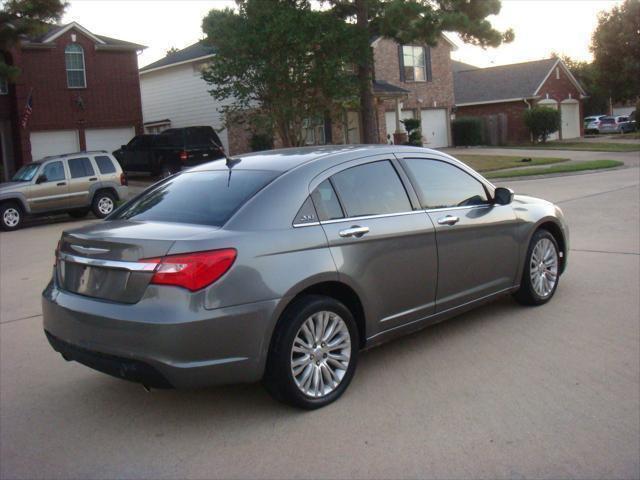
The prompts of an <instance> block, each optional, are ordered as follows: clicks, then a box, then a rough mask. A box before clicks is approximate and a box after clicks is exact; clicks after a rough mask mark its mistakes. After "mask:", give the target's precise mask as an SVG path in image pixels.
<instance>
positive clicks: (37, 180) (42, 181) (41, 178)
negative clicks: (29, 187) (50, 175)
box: [36, 173, 47, 184]
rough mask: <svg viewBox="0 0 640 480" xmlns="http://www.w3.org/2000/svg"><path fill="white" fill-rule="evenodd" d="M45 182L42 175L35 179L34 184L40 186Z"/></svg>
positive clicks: (44, 176)
mask: <svg viewBox="0 0 640 480" xmlns="http://www.w3.org/2000/svg"><path fill="white" fill-rule="evenodd" d="M46 181H47V176H46V175H45V174H44V173H43V174H41V175H40V176H39V177H38V178H37V179H36V184H41V183H44V182H46Z"/></svg>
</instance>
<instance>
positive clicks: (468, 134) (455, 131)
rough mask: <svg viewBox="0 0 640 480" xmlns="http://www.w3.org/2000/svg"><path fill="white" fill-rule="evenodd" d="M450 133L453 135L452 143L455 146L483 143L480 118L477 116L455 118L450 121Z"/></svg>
mask: <svg viewBox="0 0 640 480" xmlns="http://www.w3.org/2000/svg"><path fill="white" fill-rule="evenodd" d="M451 134H452V135H453V144H454V145H455V146H456V147H465V146H470V145H481V144H482V143H483V138H482V119H480V118H477V117H461V118H456V119H455V120H454V121H453V122H451Z"/></svg>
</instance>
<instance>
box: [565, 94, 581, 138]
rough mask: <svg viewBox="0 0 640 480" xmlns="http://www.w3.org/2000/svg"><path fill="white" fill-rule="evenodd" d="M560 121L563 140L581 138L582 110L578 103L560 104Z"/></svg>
mask: <svg viewBox="0 0 640 480" xmlns="http://www.w3.org/2000/svg"><path fill="white" fill-rule="evenodd" d="M560 121H561V122H562V124H561V131H562V139H563V140H567V139H568V138H578V137H579V136H580V109H579V108H578V102H576V103H573V102H569V103H561V104H560Z"/></svg>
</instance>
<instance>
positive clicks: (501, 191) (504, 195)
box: [493, 187, 513, 205]
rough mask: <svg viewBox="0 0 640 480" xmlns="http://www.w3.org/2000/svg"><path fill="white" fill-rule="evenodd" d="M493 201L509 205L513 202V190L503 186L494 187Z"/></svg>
mask: <svg viewBox="0 0 640 480" xmlns="http://www.w3.org/2000/svg"><path fill="white" fill-rule="evenodd" d="M493 202H494V203H496V204H498V205H509V204H510V203H511V202H513V190H511V189H510V188H504V187H498V188H496V189H495V191H494V192H493Z"/></svg>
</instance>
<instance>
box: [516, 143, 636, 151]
mask: <svg viewBox="0 0 640 480" xmlns="http://www.w3.org/2000/svg"><path fill="white" fill-rule="evenodd" d="M507 148H526V149H540V150H586V151H592V152H640V143H638V144H634V143H613V142H547V143H536V144H535V145H516V146H515V147H507Z"/></svg>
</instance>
